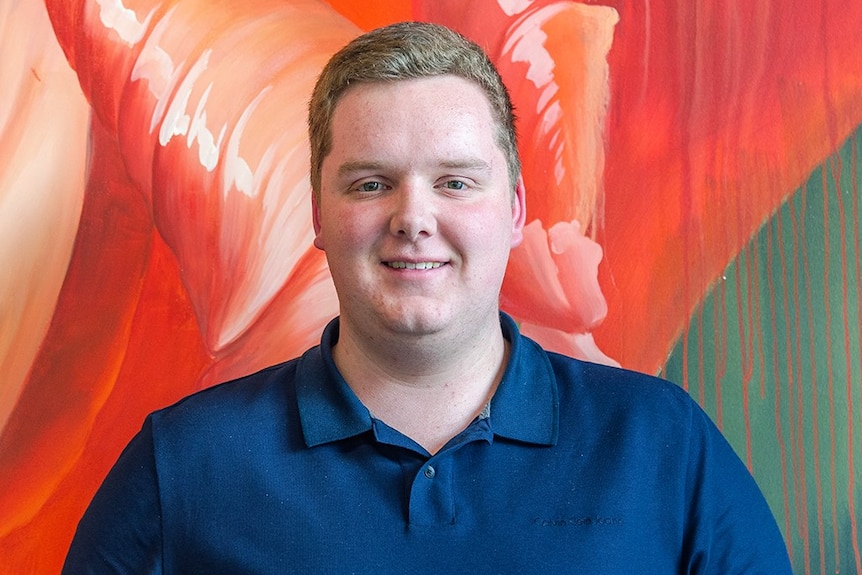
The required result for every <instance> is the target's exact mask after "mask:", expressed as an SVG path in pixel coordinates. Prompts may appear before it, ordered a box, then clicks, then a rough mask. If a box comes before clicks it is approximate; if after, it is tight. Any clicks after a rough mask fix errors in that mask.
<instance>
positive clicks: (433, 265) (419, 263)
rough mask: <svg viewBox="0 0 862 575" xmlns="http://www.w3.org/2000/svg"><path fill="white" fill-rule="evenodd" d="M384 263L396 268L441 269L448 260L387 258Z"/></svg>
mask: <svg viewBox="0 0 862 575" xmlns="http://www.w3.org/2000/svg"><path fill="white" fill-rule="evenodd" d="M383 265H385V266H386V267H388V268H389V269H394V270H410V271H414V270H415V271H428V270H435V269H439V268H440V267H442V266H444V265H446V262H442V261H437V260H385V261H383Z"/></svg>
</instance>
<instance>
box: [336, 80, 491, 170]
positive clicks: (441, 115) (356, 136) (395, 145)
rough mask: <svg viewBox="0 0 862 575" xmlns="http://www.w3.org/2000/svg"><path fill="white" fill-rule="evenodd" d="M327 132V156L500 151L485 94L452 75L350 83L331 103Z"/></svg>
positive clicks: (472, 84) (475, 86) (468, 82)
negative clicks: (336, 101) (334, 105)
mask: <svg viewBox="0 0 862 575" xmlns="http://www.w3.org/2000/svg"><path fill="white" fill-rule="evenodd" d="M331 134H332V147H331V149H330V154H329V156H341V155H343V154H348V155H355V154H361V155H368V154H374V153H384V154H390V153H392V154H397V153H398V152H399V151H400V150H411V153H413V154H415V153H417V152H419V153H423V154H424V153H431V152H436V153H441V152H442V153H451V154H459V153H464V152H465V151H472V152H473V153H474V154H495V153H496V152H499V148H498V146H497V145H496V140H495V126H494V121H493V116H492V113H491V105H490V103H489V101H488V97H487V96H486V94H485V93H484V91H483V90H482V89H481V88H480V87H479V86H478V85H477V84H475V83H474V82H472V81H470V80H467V79H465V78H461V77H458V76H452V75H443V76H431V77H427V78H418V79H410V80H397V81H393V82H374V83H361V84H357V85H355V86H351V87H350V88H348V89H347V90H346V91H345V92H344V94H343V95H342V97H341V98H340V100H339V102H338V104H337V105H336V108H335V111H334V113H333V117H332V124H331ZM500 153H501V152H500ZM324 163H325V162H324Z"/></svg>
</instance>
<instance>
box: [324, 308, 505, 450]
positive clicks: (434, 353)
mask: <svg viewBox="0 0 862 575" xmlns="http://www.w3.org/2000/svg"><path fill="white" fill-rule="evenodd" d="M507 356H508V344H507V342H505V340H504V339H503V334H502V330H501V329H500V323H499V320H498V319H497V318H496V317H495V318H494V321H493V322H489V323H488V325H487V326H484V327H483V328H482V329H479V330H474V331H472V332H471V333H470V334H464V335H463V336H462V337H451V336H446V337H443V336H441V337H437V336H410V335H407V336H405V335H403V334H397V335H394V336H393V337H391V338H387V340H386V341H382V340H381V339H380V338H379V337H377V338H374V337H368V336H367V335H366V334H363V333H362V332H361V331H358V330H356V329H354V326H353V325H351V324H350V322H349V321H344V319H343V318H342V321H341V325H340V328H339V338H338V343H337V344H336V346H335V348H334V349H333V357H334V359H335V363H336V365H337V366H338V369H339V371H340V372H341V374H342V375H343V376H344V378H345V380H346V381H347V383H348V385H350V387H351V388H352V389H353V391H354V392H355V393H356V395H357V396H358V397H359V399H360V400H361V401H362V402H363V403H364V404H365V406H366V407H368V409H369V410H370V411H371V413H373V414H374V416H375V417H377V418H378V419H381V420H383V421H384V422H386V424H387V425H389V426H391V427H394V428H395V429H397V430H399V431H401V432H402V433H404V434H405V435H407V436H408V437H410V438H411V439H413V440H414V441H416V442H417V443H419V444H420V445H422V446H423V447H424V448H425V449H427V450H428V451H429V452H431V453H435V452H436V451H437V450H439V449H440V448H441V447H442V446H443V445H445V443H446V442H447V441H448V440H449V439H451V438H452V437H454V436H455V435H457V434H458V433H459V432H460V431H462V430H463V429H464V428H466V427H467V425H469V424H470V422H471V421H472V420H473V419H474V418H475V417H476V416H477V415H479V413H480V412H481V411H482V409H483V408H484V406H485V405H486V404H487V403H488V401H490V399H491V397H492V396H493V394H494V391H495V390H496V389H497V385H498V384H499V382H500V379H501V378H502V374H503V371H504V370H505V366H506V359H507Z"/></svg>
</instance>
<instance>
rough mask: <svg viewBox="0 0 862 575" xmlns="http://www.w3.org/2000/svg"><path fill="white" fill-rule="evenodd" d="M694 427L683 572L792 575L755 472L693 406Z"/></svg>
mask: <svg viewBox="0 0 862 575" xmlns="http://www.w3.org/2000/svg"><path fill="white" fill-rule="evenodd" d="M691 423H692V427H691V432H692V435H691V438H692V441H691V452H690V460H689V471H688V477H687V485H686V489H687V492H688V494H689V497H688V501H689V508H688V512H687V515H688V517H687V520H688V521H687V522H688V525H689V528H688V529H687V532H686V540H685V541H684V549H685V552H684V554H683V556H684V557H685V558H686V560H687V561H688V564H687V565H684V566H683V567H684V568H683V569H682V572H684V573H691V574H698V575H733V574H743V573H744V574H746V575H756V574H769V575H782V574H787V575H792V573H793V572H792V569H791V566H790V560H789V558H788V555H787V547H786V546H785V543H784V539H783V538H782V536H781V532H780V530H779V529H778V525H777V523H776V522H775V518H774V516H773V515H772V512H771V510H770V508H769V505H768V504H767V502H766V499H765V498H764V497H763V494H762V493H761V491H760V489H759V488H758V487H757V485H756V483H755V481H754V478H753V477H752V476H751V473H750V472H749V470H748V469H747V468H746V467H745V465H744V464H743V463H742V461H741V460H740V459H739V457H738V456H737V455H736V453H735V452H734V450H733V448H732V447H731V446H730V444H729V443H728V442H727V440H726V439H725V438H724V436H723V435H722V434H721V432H720V431H719V430H718V428H717V427H716V426H715V424H713V422H712V421H711V420H710V419H709V417H708V416H707V415H706V413H704V412H703V411H702V410H701V409H700V407H699V406H697V404H695V403H694V402H692V422H691Z"/></svg>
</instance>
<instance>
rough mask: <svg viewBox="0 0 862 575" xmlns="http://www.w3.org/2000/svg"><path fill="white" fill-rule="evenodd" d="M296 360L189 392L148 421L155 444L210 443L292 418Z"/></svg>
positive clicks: (153, 414)
mask: <svg viewBox="0 0 862 575" xmlns="http://www.w3.org/2000/svg"><path fill="white" fill-rule="evenodd" d="M298 361H299V360H298V359H293V360H291V361H287V362H284V363H281V364H278V365H274V366H271V367H267V368H265V369H263V370H261V371H258V372H256V373H253V374H250V375H247V376H244V377H241V378H238V379H235V380H232V381H228V382H225V383H221V384H218V385H215V386H213V387H209V388H206V389H203V390H201V391H198V392H196V393H193V394H191V395H189V396H186V397H185V398H183V399H181V400H180V401H178V402H176V403H174V404H173V405H170V406H168V407H165V408H162V409H160V410H158V411H155V412H153V413H152V414H150V416H149V418H148V419H149V420H150V424H151V426H152V433H153V436H154V439H156V440H158V439H159V438H168V437H169V438H170V440H171V441H180V440H182V441H194V440H197V441H200V442H204V443H205V442H207V441H211V440H212V439H213V437H214V436H222V435H230V434H234V433H239V434H242V435H248V434H249V433H252V432H254V431H255V430H256V429H260V430H261V431H262V432H265V431H266V430H267V429H268V428H270V427H271V426H273V425H276V422H284V421H285V420H289V419H291V415H290V412H291V411H292V409H293V406H294V405H295V401H293V400H292V397H293V396H294V389H295V387H294V386H295V380H296V372H297V363H298Z"/></svg>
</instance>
